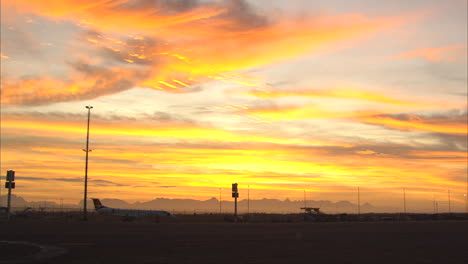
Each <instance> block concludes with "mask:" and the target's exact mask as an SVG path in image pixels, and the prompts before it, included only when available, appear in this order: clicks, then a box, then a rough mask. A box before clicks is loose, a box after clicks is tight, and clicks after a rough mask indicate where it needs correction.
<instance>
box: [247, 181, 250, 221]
mask: <svg viewBox="0 0 468 264" xmlns="http://www.w3.org/2000/svg"><path fill="white" fill-rule="evenodd" d="M249 214H250V185H247V215H249Z"/></svg>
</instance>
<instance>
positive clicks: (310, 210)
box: [301, 207, 322, 215]
mask: <svg viewBox="0 0 468 264" xmlns="http://www.w3.org/2000/svg"><path fill="white" fill-rule="evenodd" d="M301 209H302V210H304V212H305V213H306V214H317V215H318V214H322V212H320V208H319V207H301Z"/></svg>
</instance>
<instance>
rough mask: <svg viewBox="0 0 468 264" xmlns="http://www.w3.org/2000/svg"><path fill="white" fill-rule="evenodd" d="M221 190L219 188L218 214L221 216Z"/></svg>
mask: <svg viewBox="0 0 468 264" xmlns="http://www.w3.org/2000/svg"><path fill="white" fill-rule="evenodd" d="M221 190H222V189H221V188H219V214H221Z"/></svg>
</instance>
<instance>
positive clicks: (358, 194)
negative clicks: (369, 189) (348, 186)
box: [357, 186, 361, 216]
mask: <svg viewBox="0 0 468 264" xmlns="http://www.w3.org/2000/svg"><path fill="white" fill-rule="evenodd" d="M357 201H358V202H357V204H358V216H360V215H361V194H360V192H359V186H358V187H357Z"/></svg>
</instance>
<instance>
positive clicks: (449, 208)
mask: <svg viewBox="0 0 468 264" xmlns="http://www.w3.org/2000/svg"><path fill="white" fill-rule="evenodd" d="M447 193H448V212H449V214H450V213H452V208H451V207H450V190H447Z"/></svg>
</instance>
